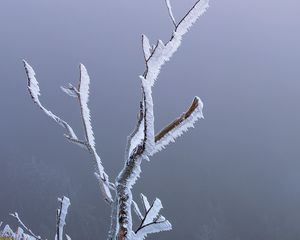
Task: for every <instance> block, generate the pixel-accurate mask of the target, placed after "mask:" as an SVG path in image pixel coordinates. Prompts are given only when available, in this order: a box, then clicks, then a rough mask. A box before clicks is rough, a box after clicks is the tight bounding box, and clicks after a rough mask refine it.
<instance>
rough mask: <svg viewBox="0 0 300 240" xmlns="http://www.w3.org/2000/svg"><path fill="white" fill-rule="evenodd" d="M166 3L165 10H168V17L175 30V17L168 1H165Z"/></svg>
mask: <svg viewBox="0 0 300 240" xmlns="http://www.w3.org/2000/svg"><path fill="white" fill-rule="evenodd" d="M165 2H166V5H167V8H168V12H169V16H170V18H171V20H172V23H173V24H174V26H175V28H176V21H175V17H174V15H173V11H172V6H171V3H170V0H165Z"/></svg>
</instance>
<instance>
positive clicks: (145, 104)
mask: <svg viewBox="0 0 300 240" xmlns="http://www.w3.org/2000/svg"><path fill="white" fill-rule="evenodd" d="M208 2H209V0H199V1H197V2H196V3H195V4H194V6H193V7H192V8H191V9H190V10H189V11H188V13H187V14H186V15H185V16H184V18H183V19H182V20H181V21H180V22H179V23H178V25H176V28H175V31H174V33H173V35H172V37H171V39H170V40H169V42H167V43H166V44H164V43H163V42H162V41H161V40H158V41H157V44H156V45H155V47H154V49H153V48H151V47H150V46H151V45H150V43H149V39H148V38H147V37H146V36H145V35H142V46H143V53H144V58H145V63H146V70H145V72H144V74H143V75H142V76H140V79H141V85H142V101H141V102H142V104H141V105H142V107H140V118H139V120H138V124H137V126H136V128H135V130H134V131H133V134H131V135H130V136H129V137H128V143H127V151H126V156H128V159H126V160H125V165H124V167H123V169H122V171H121V172H120V174H119V176H118V177H117V180H116V192H117V193H116V195H117V198H118V209H117V210H118V213H117V215H118V224H117V226H116V229H117V231H116V234H115V236H114V238H109V239H118V240H126V239H133V238H134V235H135V233H134V232H133V230H132V218H131V206H132V204H133V207H134V210H135V211H137V208H136V206H137V205H136V204H135V203H132V201H133V199H132V192H131V188H132V186H133V185H134V184H135V182H136V180H137V178H138V177H139V175H140V172H141V168H140V165H141V162H142V161H143V160H148V159H149V156H151V155H153V154H154V153H155V152H158V151H159V150H161V149H162V148H164V147H165V146H166V145H167V144H169V143H170V142H171V141H174V139H175V138H176V137H178V136H180V135H181V134H182V133H183V132H185V131H187V129H188V128H190V127H192V126H193V124H194V123H195V122H196V121H197V120H198V119H199V118H202V117H203V115H202V107H203V104H202V102H201V100H200V98H198V97H196V98H195V99H194V101H193V103H192V106H191V107H190V108H189V110H188V111H187V112H186V113H184V114H183V115H182V116H181V117H179V118H178V119H176V120H174V121H173V122H172V123H171V124H169V125H168V126H167V127H166V128H164V129H163V130H162V131H161V132H160V133H159V134H158V135H157V137H155V133H154V113H153V99H152V87H153V85H154V82H155V81H156V79H157V77H158V75H159V72H160V69H161V67H162V66H163V65H164V63H165V62H166V61H168V60H169V59H170V58H171V57H172V55H173V54H174V53H175V52H176V50H177V49H178V47H179V46H180V44H181V39H182V37H183V35H184V34H185V33H186V32H187V31H188V29H189V28H190V27H191V26H192V24H193V23H194V22H195V21H196V20H197V19H198V18H199V17H200V16H201V15H202V14H203V13H204V12H205V11H206V9H207V7H208ZM166 3H167V6H168V9H169V15H170V16H171V18H172V16H173V14H172V10H171V5H170V2H169V1H166ZM173 19H174V17H173ZM174 22H175V20H174ZM142 133H143V134H142ZM138 215H139V214H138ZM159 223H160V225H159V226H160V227H161V228H162V229H164V227H166V226H169V225H168V224H169V222H167V223H166V222H159ZM146 225H147V224H146ZM144 229H148V230H144V231H145V234H144V232H143V231H142V233H143V234H141V239H143V238H144V237H145V236H146V235H147V233H148V232H149V233H150V232H156V231H158V230H157V229H155V228H154V227H153V225H152V224H150V225H149V226H148V225H147V227H146V226H145V228H144ZM136 233H138V232H136Z"/></svg>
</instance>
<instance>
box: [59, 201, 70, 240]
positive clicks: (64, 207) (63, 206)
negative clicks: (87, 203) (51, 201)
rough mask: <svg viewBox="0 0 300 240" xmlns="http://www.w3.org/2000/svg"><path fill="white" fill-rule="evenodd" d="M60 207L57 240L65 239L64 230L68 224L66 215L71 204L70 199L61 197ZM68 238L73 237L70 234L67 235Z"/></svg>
mask: <svg viewBox="0 0 300 240" xmlns="http://www.w3.org/2000/svg"><path fill="white" fill-rule="evenodd" d="M58 201H59V202H60V207H59V209H57V212H56V218H57V219H56V234H55V240H63V232H64V226H65V224H66V217H67V214H68V208H69V206H70V199H69V198H67V197H63V198H62V199H61V198H59V199H58ZM66 238H67V239H71V238H70V237H69V236H68V235H66Z"/></svg>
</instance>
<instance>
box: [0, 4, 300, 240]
mask: <svg viewBox="0 0 300 240" xmlns="http://www.w3.org/2000/svg"><path fill="white" fill-rule="evenodd" d="M194 2H195V0H185V1H180V0H174V1H172V5H173V11H174V15H175V17H176V19H177V20H179V19H180V18H181V17H182V16H183V15H184V14H185V12H186V11H187V10H188V9H189V7H191V6H192V5H193V3H194ZM299 29H300V2H299V1H298V0H286V1H284V2H283V1H279V0H264V1H259V0H253V1H241V0H227V1H220V0H216V1H211V4H210V8H209V9H208V11H207V13H206V14H205V15H204V16H202V17H201V18H200V19H199V21H198V22H197V23H196V24H195V25H194V26H193V28H192V29H191V31H190V32H189V33H188V34H187V35H186V36H185V37H184V40H183V44H182V46H181V48H180V49H179V50H178V52H177V53H176V54H175V55H174V56H173V58H172V60H171V61H170V62H168V63H167V64H166V65H165V66H164V67H163V69H162V72H161V74H160V76H159V79H158V81H157V83H156V84H155V87H154V89H153V99H154V104H155V109H154V110H155V128H156V130H157V131H158V130H160V129H161V128H162V127H164V126H165V125H166V124H167V123H169V122H170V121H172V120H173V119H174V118H175V117H177V116H178V115H179V114H181V113H182V112H183V111H184V110H185V109H186V108H187V106H189V104H190V102H191V101H192V99H193V97H194V96H196V95H197V96H199V97H200V98H201V99H202V101H203V102H204V116H205V119H204V120H201V121H199V122H198V123H197V124H196V127H195V129H192V130H190V131H189V132H188V133H186V134H184V136H182V137H181V138H179V139H178V140H177V141H176V143H173V144H171V145H169V146H168V147H167V149H166V150H164V151H162V152H160V153H159V154H156V155H155V156H154V157H153V158H151V162H149V163H148V162H145V163H143V164H142V175H141V178H140V179H139V180H138V182H137V184H136V185H135V187H134V190H133V192H134V196H135V198H136V200H137V202H139V199H138V195H139V194H140V193H144V194H145V195H147V196H148V198H149V199H153V200H154V199H155V198H156V197H158V198H160V199H161V201H162V203H163V205H164V209H163V211H162V214H163V215H164V216H165V217H166V218H167V219H168V220H170V222H171V223H172V225H173V228H174V229H173V230H172V231H171V232H166V233H161V234H155V235H152V236H149V237H148V238H147V239H150V240H151V239H161V240H167V239H174V240H177V239H189V240H253V239H255V240H279V239H280V240H282V239H284V240H295V239H300V185H299V182H300V158H299V156H300V148H299V143H300V125H299V123H300V111H299V103H300V91H299V90H300V83H299V80H300V68H299V63H300V45H299V43H300V31H299ZM0 30H1V31H0V32H1V38H0V43H1V44H0V53H1V61H0V72H1V77H0V78H1V90H2V91H1V94H0V103H1V118H0V133H1V136H2V140H1V143H0V169H1V174H0V188H1V194H0V203H1V204H0V220H1V221H4V222H5V223H9V224H10V225H12V226H16V223H15V220H14V219H12V218H11V217H10V216H9V213H11V212H14V211H17V212H18V213H19V214H20V216H21V217H22V220H23V221H24V222H25V223H26V224H27V225H29V226H30V227H31V229H33V230H34V232H36V233H37V234H39V235H41V236H43V237H44V238H48V239H53V238H54V234H55V210H56V208H57V197H61V196H63V195H66V196H68V197H69V198H70V199H71V206H70V212H69V214H68V217H67V227H66V231H67V233H68V234H69V235H70V236H71V237H72V238H73V239H75V240H76V239H91V240H93V239H105V238H106V236H107V232H108V228H109V222H110V219H109V218H110V209H109V207H108V206H107V205H106V204H105V203H104V201H103V200H102V196H101V193H100V191H99V188H98V185H97V182H96V180H95V178H94V175H93V171H94V167H93V163H92V161H91V158H90V156H89V155H88V154H87V152H85V151H83V150H82V149H80V148H78V147H77V146H75V145H73V144H70V143H68V142H67V141H66V140H65V139H64V137H63V133H64V132H63V129H62V128H60V127H58V126H57V125H56V124H55V123H54V122H53V121H51V120H50V119H49V118H48V117H47V116H46V115H45V114H43V113H42V112H41V111H40V110H39V109H38V108H37V107H36V106H35V105H33V103H32V101H31V99H30V96H29V94H28V91H27V89H26V76H25V71H24V68H23V65H22V59H23V58H25V59H26V60H27V61H28V62H29V63H30V64H31V65H32V66H33V67H34V68H35V71H36V74H37V79H38V80H39V82H40V87H41V92H42V96H41V101H42V102H43V104H44V105H45V106H46V107H47V108H49V109H50V110H51V111H53V112H54V113H55V114H57V115H58V116H61V117H62V118H63V119H64V120H66V121H68V122H69V123H70V124H71V125H72V127H73V128H74V129H76V131H77V132H78V135H79V134H83V131H82V125H81V120H80V112H79V106H78V103H77V101H76V100H74V99H72V98H70V97H68V96H66V94H64V93H63V92H62V91H61V90H60V88H59V87H60V86H61V85H66V84H68V83H69V82H71V83H74V84H76V83H77V81H78V78H79V68H78V66H79V63H83V64H85V66H86V67H87V69H88V71H89V74H90V77H91V91H90V104H89V105H90V109H91V114H92V124H93V127H94V132H95V137H96V147H97V150H98V152H99V154H100V156H101V158H102V160H103V164H104V166H105V168H106V170H107V173H108V174H109V175H110V178H111V179H114V178H115V177H116V176H117V174H118V172H119V171H120V169H121V168H122V166H123V161H124V149H125V144H126V137H127V135H129V133H130V132H131V131H132V129H133V127H134V126H135V123H136V120H137V112H138V104H139V99H140V81H139V78H138V76H139V75H140V74H141V73H143V71H144V67H145V66H144V62H143V54H142V49H141V34H142V33H144V34H146V35H147V36H148V37H149V39H150V41H151V42H152V43H155V42H156V41H157V39H162V40H163V41H165V42H166V41H167V40H168V39H169V36H170V35H171V34H172V31H173V25H172V22H171V20H170V18H169V17H168V14H167V9H166V6H165V3H164V1H163V0H151V1H149V0H148V1H146V0H132V1H100V0H85V1H83V0H77V1H71V0H63V1H62V0H51V1H48V0H46V1H38V0H27V1H20V0H19V1H18V0H2V1H1V2H0Z"/></svg>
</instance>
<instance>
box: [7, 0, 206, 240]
mask: <svg viewBox="0 0 300 240" xmlns="http://www.w3.org/2000/svg"><path fill="white" fill-rule="evenodd" d="M165 3H166V5H167V9H168V14H169V16H170V18H171V20H172V22H173V25H174V26H175V29H174V32H173V34H172V35H171V37H170V40H169V41H167V42H166V43H164V42H163V41H162V40H158V41H157V42H156V44H154V45H151V43H150V41H149V39H148V38H147V37H146V35H142V49H143V55H144V61H145V66H146V69H145V71H144V73H143V74H142V75H141V76H140V77H139V78H140V81H141V101H140V105H139V114H138V119H137V124H136V127H135V128H134V130H133V132H132V133H131V134H130V135H129V136H128V138H127V145H126V149H125V161H124V166H123V168H122V169H121V171H120V173H119V174H118V176H117V178H116V180H115V183H114V184H113V183H111V182H110V181H109V178H108V175H107V174H106V173H105V171H104V167H103V165H102V161H101V159H100V156H99V155H98V153H97V151H96V146H95V137H94V132H93V128H92V124H91V116H90V109H89V107H88V101H89V85H90V77H89V75H88V72H87V70H86V68H85V66H84V65H83V64H80V79H79V84H78V86H77V87H74V86H73V85H72V84H69V85H68V87H61V89H62V90H63V91H64V92H65V93H66V94H67V95H69V96H71V97H74V98H76V99H77V100H78V101H79V105H80V112H81V119H82V124H83V129H84V140H80V139H78V138H77V136H76V135H75V133H74V131H73V129H72V128H71V127H70V125H69V124H68V123H67V122H65V121H64V120H62V119H61V118H59V117H58V116H56V115H54V114H53V113H52V112H51V111H49V110H47V109H46V108H45V107H44V106H43V105H42V104H41V102H40V100H39V96H40V89H39V84H38V81H37V80H36V78H35V72H34V70H33V69H32V67H31V66H30V65H29V64H28V63H27V62H26V61H25V60H24V66H25V70H26V74H27V78H28V90H29V93H30V95H31V98H32V99H33V101H34V102H35V103H36V104H37V105H38V106H39V108H40V109H42V110H43V111H44V113H45V114H47V115H48V116H49V117H50V118H52V119H53V120H54V121H55V122H56V123H58V124H59V125H61V126H62V127H64V128H65V130H66V134H65V137H66V138H67V139H68V140H69V141H70V142H72V143H74V144H76V145H79V146H81V147H83V148H84V149H86V150H88V152H89V153H90V154H91V155H92V157H93V159H94V161H95V164H96V172H95V176H96V178H97V179H98V181H99V185H100V189H101V191H102V194H103V196H104V199H105V200H106V202H108V203H109V204H110V206H111V226H110V230H109V234H108V239H109V240H140V239H144V238H146V237H147V235H148V234H150V233H157V232H160V231H168V230H171V229H172V225H171V224H170V222H169V221H168V220H166V219H165V218H164V217H163V216H161V215H160V210H161V209H162V204H161V201H160V200H159V199H156V200H155V201H153V203H152V204H150V203H149V201H148V199H147V197H146V196H144V195H143V194H142V195H141V199H142V203H143V206H144V213H142V211H140V209H139V207H138V204H137V203H136V202H134V201H133V195H132V191H131V189H132V187H133V185H134V184H135V182H136V181H137V179H138V178H139V176H140V173H141V163H142V162H143V161H145V160H147V161H149V157H151V156H152V155H153V154H155V153H157V152H159V151H160V150H162V149H164V148H165V147H166V146H167V145H168V144H169V143H171V142H174V141H175V139H176V138H177V137H179V136H181V135H182V134H183V133H184V132H186V131H187V130H188V129H189V128H191V127H193V126H194V124H195V123H196V122H197V121H198V120H199V119H201V118H203V113H202V109H203V103H202V101H201V100H200V98H199V97H195V98H194V100H193V102H192V104H191V106H190V107H189V108H188V109H187V110H186V111H185V112H184V113H183V114H182V115H180V116H179V117H178V118H177V119H175V120H174V121H172V122H171V123H170V124H168V125H167V126H166V127H164V128H163V129H162V130H161V131H160V132H158V133H157V134H155V126H154V111H153V99H152V87H153V86H154V83H155V81H156V80H157V78H158V76H159V73H160V70H161V67H162V66H163V65H164V64H165V63H166V62H167V61H169V60H170V58H171V57H172V56H173V54H174V53H175V52H176V51H177V49H178V48H179V46H180V45H181V41H182V38H183V36H184V35H185V34H186V33H187V32H188V30H189V29H190V27H191V26H192V25H193V24H194V22H195V21H196V20H197V19H198V18H199V17H200V16H201V15H202V14H203V13H204V12H205V11H206V9H207V8H208V5H209V0H197V1H196V2H195V4H194V5H193V6H192V7H191V9H190V10H189V11H188V12H187V13H186V14H185V15H184V17H183V18H182V19H181V20H180V21H179V22H178V24H177V23H176V21H175V18H174V15H173V11H172V6H171V3H170V0H165ZM110 190H113V191H114V192H115V196H114V200H113V197H112V195H111V192H110ZM60 202H61V206H60V209H58V210H57V233H56V240H63V227H64V225H65V218H66V214H67V209H68V207H69V204H70V203H69V199H68V198H66V197H64V198H62V199H60ZM132 208H133V210H134V212H135V213H136V214H137V216H138V218H139V219H140V221H141V223H140V225H139V226H138V228H137V229H136V230H135V231H134V230H133V223H132V216H131V215H132ZM7 232H8V233H10V230H9V228H7ZM66 238H67V239H70V237H69V236H68V235H66Z"/></svg>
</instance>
